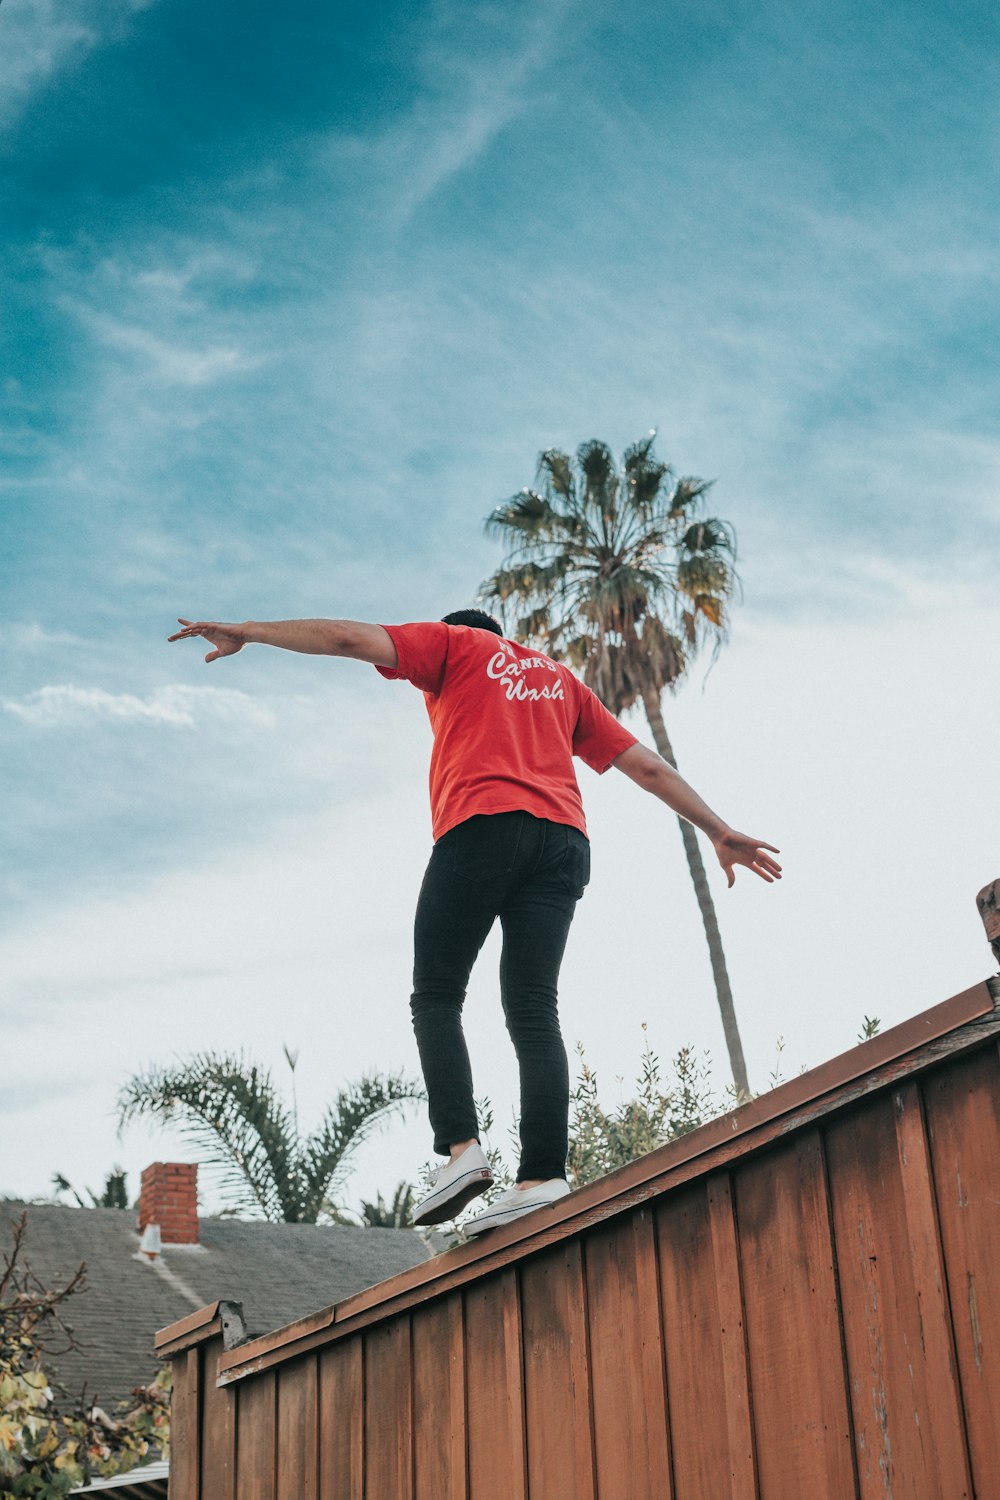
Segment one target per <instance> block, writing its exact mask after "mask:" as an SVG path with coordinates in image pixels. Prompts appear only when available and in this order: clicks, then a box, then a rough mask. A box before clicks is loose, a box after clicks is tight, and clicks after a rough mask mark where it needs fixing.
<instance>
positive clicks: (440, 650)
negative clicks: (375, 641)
mask: <svg viewBox="0 0 1000 1500" xmlns="http://www.w3.org/2000/svg"><path fill="white" fill-rule="evenodd" d="M382 629H383V630H385V631H387V632H388V634H389V635H390V636H391V637H392V643H393V645H394V646H395V648H396V655H397V657H398V658H399V661H398V663H397V665H396V666H395V667H376V668H375V670H376V672H378V673H379V675H380V676H382V677H387V678H389V679H390V681H392V680H394V679H397V678H401V679H402V680H403V681H404V682H412V683H413V686H414V687H416V688H419V689H420V691H421V692H422V693H439V692H440V691H441V684H442V682H443V681H444V671H445V667H446V665H447V662H448V639H449V633H448V627H447V625H445V624H443V623H442V622H441V621H438V620H433V621H429V622H428V623H427V624H421V625H383V626H382Z"/></svg>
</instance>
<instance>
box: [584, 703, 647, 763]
mask: <svg viewBox="0 0 1000 1500" xmlns="http://www.w3.org/2000/svg"><path fill="white" fill-rule="evenodd" d="M580 694H581V701H580V714H579V717H578V718H577V721H576V728H575V729H574V731H573V754H574V755H578V756H579V757H580V759H581V760H583V761H586V763H587V765H588V766H589V767H590V769H591V770H592V771H596V772H597V774H598V775H599V776H603V775H604V772H605V771H606V770H607V769H608V767H609V766H611V765H612V763H613V762H614V761H616V760H617V759H618V757H619V755H624V754H625V751H626V750H628V749H630V748H631V746H632V745H636V744H638V743H639V742H638V740H637V739H636V737H635V735H634V734H631V733H630V732H629V730H627V729H625V728H624V726H623V725H621V724H619V722H618V720H617V719H616V718H615V716H614V714H612V713H609V712H608V710H607V709H606V708H605V707H604V704H603V703H602V702H601V700H600V698H598V696H597V694H596V693H592V692H591V690H590V688H588V687H584V686H583V685H582V684H581V687H580Z"/></svg>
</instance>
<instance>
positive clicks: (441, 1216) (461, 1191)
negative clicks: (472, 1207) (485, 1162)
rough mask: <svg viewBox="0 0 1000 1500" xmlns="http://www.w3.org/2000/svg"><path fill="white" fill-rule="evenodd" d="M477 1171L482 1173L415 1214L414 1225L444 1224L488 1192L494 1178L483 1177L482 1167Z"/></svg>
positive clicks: (420, 1226) (421, 1226)
mask: <svg viewBox="0 0 1000 1500" xmlns="http://www.w3.org/2000/svg"><path fill="white" fill-rule="evenodd" d="M476 1171H477V1173H479V1174H480V1175H478V1176H477V1177H473V1178H472V1179H471V1180H470V1181H469V1182H465V1183H461V1184H460V1185H458V1186H456V1187H455V1189H454V1191H453V1192H451V1193H449V1194H448V1196H447V1197H446V1198H444V1199H442V1200H441V1201H440V1202H437V1203H431V1204H428V1206H427V1207H426V1208H424V1209H421V1210H420V1212H419V1213H417V1214H414V1216H413V1223H414V1225H415V1226H416V1227H418V1228H423V1226H424V1225H425V1224H444V1223H446V1222H447V1221H448V1220H449V1219H453V1218H454V1217H455V1215H456V1214H460V1213H461V1212H462V1209H463V1208H464V1207H465V1205H466V1204H467V1203H471V1202H472V1200H473V1198H478V1197H479V1196H480V1194H481V1193H485V1192H486V1190H487V1188H491V1187H492V1186H493V1178H492V1177H483V1176H482V1168H481V1167H477V1168H476Z"/></svg>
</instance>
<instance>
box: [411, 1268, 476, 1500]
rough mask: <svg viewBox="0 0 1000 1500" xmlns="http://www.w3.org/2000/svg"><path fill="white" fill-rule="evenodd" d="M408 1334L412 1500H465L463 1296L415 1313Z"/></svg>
mask: <svg viewBox="0 0 1000 1500" xmlns="http://www.w3.org/2000/svg"><path fill="white" fill-rule="evenodd" d="M411 1335H412V1339H413V1422H414V1427H413V1442H414V1451H413V1459H414V1469H413V1473H414V1492H415V1496H416V1500H465V1494H466V1461H465V1329H464V1325H463V1316H462V1297H461V1293H453V1294H452V1296H450V1297H445V1298H443V1299H442V1300H441V1301H439V1302H435V1303H432V1304H431V1305H430V1306H425V1307H419V1308H417V1309H415V1311H414V1313H413V1316H412V1318H411Z"/></svg>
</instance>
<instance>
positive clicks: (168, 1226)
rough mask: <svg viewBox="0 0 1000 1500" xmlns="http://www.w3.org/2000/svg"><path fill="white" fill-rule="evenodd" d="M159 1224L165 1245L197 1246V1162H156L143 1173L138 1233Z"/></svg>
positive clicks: (162, 1241)
mask: <svg viewBox="0 0 1000 1500" xmlns="http://www.w3.org/2000/svg"><path fill="white" fill-rule="evenodd" d="M147 1224H159V1226H160V1241H161V1243H162V1244H164V1245H197V1243H198V1166H197V1163H196V1162H186V1161H154V1162H153V1163H152V1164H151V1165H150V1166H148V1167H146V1169H145V1170H144V1172H143V1174H142V1186H141V1188H140V1190H139V1233H140V1234H141V1233H142V1231H143V1230H144V1229H145V1228H146V1226H147Z"/></svg>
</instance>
